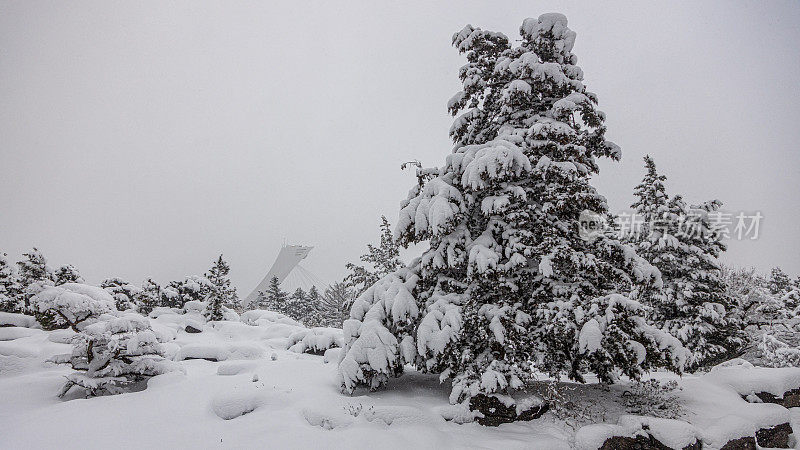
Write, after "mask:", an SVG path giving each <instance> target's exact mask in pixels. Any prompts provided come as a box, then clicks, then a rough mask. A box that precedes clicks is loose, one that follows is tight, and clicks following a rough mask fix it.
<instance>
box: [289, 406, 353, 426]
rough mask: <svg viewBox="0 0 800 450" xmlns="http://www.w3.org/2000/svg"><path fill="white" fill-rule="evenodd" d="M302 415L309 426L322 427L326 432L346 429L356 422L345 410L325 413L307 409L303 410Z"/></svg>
mask: <svg viewBox="0 0 800 450" xmlns="http://www.w3.org/2000/svg"><path fill="white" fill-rule="evenodd" d="M302 414H303V418H305V419H306V422H308V424H309V425H312V426H315V427H320V428H323V429H325V430H333V429H334V428H339V427H346V426H349V425H351V424H352V423H353V422H354V421H355V419H354V418H353V416H352V415H350V414H348V413H347V412H345V411H344V409H341V410H328V411H325V410H319V409H311V408H305V409H303V410H302Z"/></svg>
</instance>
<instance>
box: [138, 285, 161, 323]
mask: <svg viewBox="0 0 800 450" xmlns="http://www.w3.org/2000/svg"><path fill="white" fill-rule="evenodd" d="M134 299H135V301H136V305H137V308H138V310H139V311H138V312H139V314H142V315H145V316H147V315H149V314H150V313H151V312H153V308H155V307H156V306H159V304H160V303H161V286H159V285H158V283H156V282H155V281H153V279H152V278H148V279H146V280H144V282H143V283H142V289H140V290H139V292H137V293H136V296H135V297H134Z"/></svg>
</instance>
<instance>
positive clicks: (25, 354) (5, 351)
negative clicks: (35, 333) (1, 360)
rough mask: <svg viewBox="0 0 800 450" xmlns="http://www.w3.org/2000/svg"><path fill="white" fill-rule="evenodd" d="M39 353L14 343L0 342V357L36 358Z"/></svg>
mask: <svg viewBox="0 0 800 450" xmlns="http://www.w3.org/2000/svg"><path fill="white" fill-rule="evenodd" d="M38 355H39V352H38V351H36V350H34V349H33V348H31V347H30V346H26V345H16V343H14V342H0V356H16V357H18V358H35V357H36V356H38Z"/></svg>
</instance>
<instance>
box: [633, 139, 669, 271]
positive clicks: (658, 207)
mask: <svg viewBox="0 0 800 450" xmlns="http://www.w3.org/2000/svg"><path fill="white" fill-rule="evenodd" d="M644 164H645V168H646V169H647V173H646V174H645V176H644V178H643V179H642V182H641V183H639V185H637V186H636V187H635V188H634V191H633V193H634V195H635V196H636V199H637V200H636V201H635V202H634V203H633V205H631V208H633V209H634V210H635V212H636V215H637V217H636V218H635V219H636V223H637V224H638V223H640V224H641V227H640V228H638V229H633V230H629V231H630V233H628V234H626V236H625V238H626V239H627V240H628V242H630V243H631V244H633V245H634V246H635V248H636V253H638V254H639V256H642V257H643V258H645V259H646V260H648V261H650V262H651V263H652V262H653V260H654V258H655V257H656V256H657V253H658V246H657V242H654V239H655V238H656V236H657V235H658V233H659V231H660V230H659V226H658V225H660V224H661V223H662V222H663V221H664V220H665V219H667V217H668V216H669V210H668V208H667V204H668V203H669V196H668V195H667V192H666V188H665V187H664V182H665V181H666V180H667V177H666V176H665V175H660V174H659V173H658V171H657V170H656V163H655V161H653V158H651V157H650V155H646V156H645V157H644ZM631 221H632V222H634V218H631ZM640 221H641V222H640ZM654 226H655V227H654Z"/></svg>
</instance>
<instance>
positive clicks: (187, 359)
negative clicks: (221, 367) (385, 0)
mask: <svg viewBox="0 0 800 450" xmlns="http://www.w3.org/2000/svg"><path fill="white" fill-rule="evenodd" d="M192 359H204V360H206V361H211V362H219V361H217V358H195V357H193V356H190V357H188V358H183V360H184V361H189V360H192Z"/></svg>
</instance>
